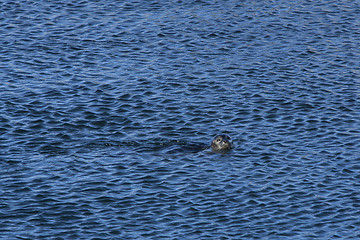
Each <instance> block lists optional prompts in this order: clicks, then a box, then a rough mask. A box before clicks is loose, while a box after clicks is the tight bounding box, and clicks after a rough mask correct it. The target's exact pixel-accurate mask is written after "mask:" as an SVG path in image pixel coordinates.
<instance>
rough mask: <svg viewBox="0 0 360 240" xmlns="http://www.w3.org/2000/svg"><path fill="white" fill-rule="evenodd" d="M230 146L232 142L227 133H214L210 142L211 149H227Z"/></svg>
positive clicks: (231, 146) (230, 147)
mask: <svg viewBox="0 0 360 240" xmlns="http://www.w3.org/2000/svg"><path fill="white" fill-rule="evenodd" d="M232 148H233V143H232V140H231V137H229V136H228V135H224V134H222V135H216V136H215V137H214V139H213V140H212V142H211V149H212V150H214V151H228V150H230V149H232Z"/></svg>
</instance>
